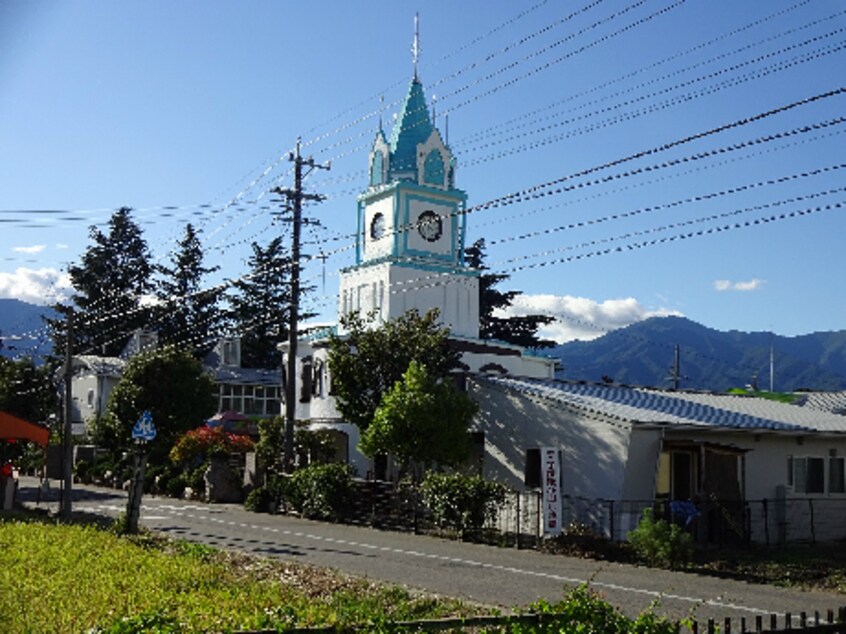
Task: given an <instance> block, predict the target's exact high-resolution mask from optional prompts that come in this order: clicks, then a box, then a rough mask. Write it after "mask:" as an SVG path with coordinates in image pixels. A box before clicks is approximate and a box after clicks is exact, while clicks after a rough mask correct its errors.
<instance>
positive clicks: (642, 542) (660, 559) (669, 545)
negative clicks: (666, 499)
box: [629, 509, 693, 568]
mask: <svg viewBox="0 0 846 634" xmlns="http://www.w3.org/2000/svg"><path fill="white" fill-rule="evenodd" d="M629 543H630V544H631V545H632V548H634V550H635V552H636V553H637V554H638V556H639V557H640V558H641V559H643V560H644V561H645V562H646V563H647V564H649V565H650V566H660V567H662V568H682V567H684V566H686V565H687V564H688V563H690V560H691V558H692V557H693V538H692V537H691V536H690V534H689V533H687V532H686V531H685V530H684V529H682V528H681V527H680V526H678V525H677V524H672V523H670V522H667V521H666V520H656V519H655V518H654V517H653V514H652V509H644V511H643V516H641V518H640V522H639V523H638V525H637V528H635V529H634V530H633V531H631V532H630V533H629Z"/></svg>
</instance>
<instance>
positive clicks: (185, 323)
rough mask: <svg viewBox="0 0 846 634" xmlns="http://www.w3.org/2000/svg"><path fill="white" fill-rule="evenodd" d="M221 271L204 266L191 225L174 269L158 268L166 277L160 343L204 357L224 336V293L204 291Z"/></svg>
mask: <svg viewBox="0 0 846 634" xmlns="http://www.w3.org/2000/svg"><path fill="white" fill-rule="evenodd" d="M219 268H220V267H219V266H213V267H205V266H203V248H202V245H201V244H200V238H199V234H198V232H197V231H196V230H195V229H194V226H193V225H192V224H191V223H188V224H187V225H186V226H185V234H184V236H183V238H182V240H180V242H179V246H178V250H177V251H175V252H174V253H173V255H172V257H171V266H169V267H168V266H157V267H156V269H157V271H158V272H159V273H160V274H161V275H163V277H162V279H160V280H159V283H158V288H157V295H158V297H159V301H160V307H159V309H158V311H157V320H156V321H157V329H158V333H159V343H171V344H174V345H176V346H178V347H185V348H187V349H190V350H193V351H194V353H195V355H196V356H197V357H202V356H203V355H204V354H205V353H206V352H208V351H209V350H210V349H211V348H212V347H213V346H214V343H215V342H216V341H217V339H218V338H219V337H220V334H221V326H222V321H223V312H222V311H221V310H220V308H219V306H218V302H219V300H220V297H221V295H222V290H220V289H218V288H210V289H206V290H203V287H202V282H203V278H204V277H205V276H206V275H208V274H209V273H214V272H215V271H217V270H218V269H219Z"/></svg>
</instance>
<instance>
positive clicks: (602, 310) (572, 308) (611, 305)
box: [498, 295, 681, 343]
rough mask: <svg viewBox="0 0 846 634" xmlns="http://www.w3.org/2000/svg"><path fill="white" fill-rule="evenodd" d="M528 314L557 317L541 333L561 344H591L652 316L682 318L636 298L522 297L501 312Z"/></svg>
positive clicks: (674, 311) (676, 312) (505, 314)
mask: <svg viewBox="0 0 846 634" xmlns="http://www.w3.org/2000/svg"><path fill="white" fill-rule="evenodd" d="M526 314H542V315H552V316H553V317H555V321H554V322H553V323H551V324H549V325H548V326H545V327H543V328H542V329H540V330H539V331H538V334H539V335H540V336H541V337H543V338H546V339H554V340H555V341H557V342H558V343H566V342H567V341H573V340H575V339H580V340H582V341H589V340H591V339H596V338H597V337H601V336H602V335H604V334H605V333H607V332H608V331H611V330H616V329H617V328H623V327H624V326H629V325H631V324H633V323H636V322H638V321H643V320H644V319H648V318H650V317H665V316H667V315H681V313H680V312H678V311H676V310H670V309H664V308H660V309H656V310H648V309H646V308H645V307H644V306H642V305H641V304H640V302H638V301H637V300H636V299H634V298H633V297H627V298H624V299H606V300H605V301H603V302H597V301H596V300H593V299H588V298H586V297H573V296H571V295H518V296H517V297H515V298H514V302H513V303H512V304H511V306H510V307H509V308H508V309H506V310H504V311H500V313H499V314H498V316H506V317H507V316H512V315H526Z"/></svg>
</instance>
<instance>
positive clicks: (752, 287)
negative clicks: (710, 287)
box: [714, 278, 766, 292]
mask: <svg viewBox="0 0 846 634" xmlns="http://www.w3.org/2000/svg"><path fill="white" fill-rule="evenodd" d="M765 283H766V280H759V279H758V278H753V279H751V280H749V281H748V282H732V281H731V280H714V290H716V291H719V292H723V291H740V292H748V291H757V290H758V289H759V288H761V287H762V286H763V285H764V284H765Z"/></svg>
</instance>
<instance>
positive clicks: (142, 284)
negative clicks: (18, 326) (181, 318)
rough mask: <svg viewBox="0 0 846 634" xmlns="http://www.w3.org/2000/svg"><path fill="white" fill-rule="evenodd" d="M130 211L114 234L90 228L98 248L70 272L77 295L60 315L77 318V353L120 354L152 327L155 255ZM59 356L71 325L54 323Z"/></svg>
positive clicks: (115, 221) (113, 221) (112, 223)
mask: <svg viewBox="0 0 846 634" xmlns="http://www.w3.org/2000/svg"><path fill="white" fill-rule="evenodd" d="M130 212H131V209H130V208H129V207H121V208H120V209H118V210H117V211H116V212H115V213H114V214H113V215H112V217H111V218H110V219H109V223H108V233H103V232H102V231H100V229H98V228H97V227H96V226H92V227H91V228H90V229H89V236H90V238H91V241H92V242H93V244H92V245H91V246H89V247H88V249H87V250H86V251H85V253H84V254H83V255H82V261H81V262H80V263H79V264H77V265H72V266H70V267H69V269H68V273H69V275H70V278H71V284H72V286H73V289H74V291H75V292H74V294H73V295H72V296H71V301H72V304H73V308H68V307H67V306H62V305H58V306H56V307H55V308H56V310H57V311H59V312H60V313H61V314H64V315H67V314H68V312H70V311H73V312H74V314H75V318H74V327H73V341H72V346H73V351H74V354H85V353H87V354H101V355H105V356H116V355H118V354H120V353H121V352H122V351H123V349H124V347H125V345H126V343H127V341H128V340H129V338H130V337H131V336H132V334H133V332H134V331H135V330H137V329H140V328H144V327H146V326H147V324H148V318H149V306H147V305H146V302H145V300H146V299H147V298H148V297H149V295H150V293H151V291H152V288H153V285H152V279H151V274H152V271H153V267H152V265H151V263H150V253H149V250H148V248H147V243H146V242H145V241H144V238H143V236H142V232H141V229H140V228H139V226H138V225H137V224H136V223H135V222H134V221H133V220H132V217H131V215H130ZM48 325H49V327H50V329H51V335H52V337H53V341H54V354H56V355H58V356H61V355H62V354H64V349H65V344H66V339H67V337H66V333H65V322H64V321H60V320H48Z"/></svg>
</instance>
